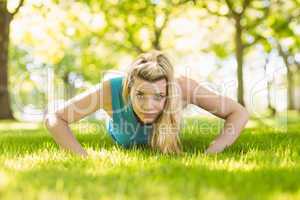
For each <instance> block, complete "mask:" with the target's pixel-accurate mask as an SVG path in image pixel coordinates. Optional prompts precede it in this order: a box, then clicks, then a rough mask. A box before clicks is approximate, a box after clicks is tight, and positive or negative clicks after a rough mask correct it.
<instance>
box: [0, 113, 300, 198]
mask: <svg viewBox="0 0 300 200" xmlns="http://www.w3.org/2000/svg"><path fill="white" fill-rule="evenodd" d="M263 121H264V122H268V123H266V124H267V125H266V124H263V123H262V120H260V121H258V120H251V121H250V122H249V123H248V126H247V128H246V129H245V130H244V131H243V133H242V135H241V137H240V138H239V140H238V141H237V142H236V143H235V144H234V145H233V146H232V147H230V148H229V149H227V150H225V151H224V152H223V153H221V154H218V155H205V154H204V153H203V152H204V150H205V148H206V147H207V146H208V144H209V143H210V141H211V140H212V139H213V138H214V137H215V136H216V134H217V133H218V130H219V129H220V127H221V126H218V125H222V121H218V120H211V119H204V118H203V119H202V118H200V119H189V120H185V122H184V129H183V131H182V136H181V137H182V143H183V147H184V154H183V155H181V156H168V155H162V154H160V153H157V152H153V151H151V150H149V149H141V148H134V149H130V150H128V149H122V148H120V147H118V146H116V145H115V144H114V143H113V141H112V140H111V138H110V137H109V135H108V134H107V133H106V132H105V129H104V125H103V123H102V122H86V121H82V122H79V123H76V124H72V130H73V132H74V133H75V134H76V136H77V138H78V139H79V141H80V142H81V144H83V146H84V147H85V148H86V149H87V151H88V153H89V154H90V157H89V158H88V159H82V158H80V157H76V156H72V155H69V154H67V153H64V152H62V151H60V150H59V148H58V146H57V145H56V144H55V143H54V141H53V140H52V138H51V137H50V135H49V134H48V133H47V131H46V129H45V127H44V126H43V125H42V124H32V123H21V122H12V121H2V122H0V199H14V200H17V199H26V200H27V199H49V200H50V199H51V200H53V199H59V200H60V199H72V200H73V199H74V200H76V199H93V200H94V199H154V198H155V199H212V200H216V199H272V200H273V199H300V118H299V117H298V118H296V117H293V118H290V120H289V123H288V125H286V124H285V121H284V120H275V119H271V120H267V119H266V120H263Z"/></svg>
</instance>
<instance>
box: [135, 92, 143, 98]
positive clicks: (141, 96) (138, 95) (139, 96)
mask: <svg viewBox="0 0 300 200" xmlns="http://www.w3.org/2000/svg"><path fill="white" fill-rule="evenodd" d="M136 96H137V98H139V99H142V98H144V94H142V93H137V94H136Z"/></svg>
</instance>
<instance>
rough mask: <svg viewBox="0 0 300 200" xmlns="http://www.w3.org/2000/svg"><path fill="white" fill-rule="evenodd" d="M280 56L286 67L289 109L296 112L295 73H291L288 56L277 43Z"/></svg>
mask: <svg viewBox="0 0 300 200" xmlns="http://www.w3.org/2000/svg"><path fill="white" fill-rule="evenodd" d="M277 47H278V51H279V55H280V56H281V57H282V59H283V62H284V64H285V66H286V70H287V73H286V78H287V97H288V109H289V110H295V95H294V81H293V72H292V71H291V67H290V64H289V62H288V56H287V55H286V53H285V52H284V51H283V49H282V47H281V45H280V44H279V43H277Z"/></svg>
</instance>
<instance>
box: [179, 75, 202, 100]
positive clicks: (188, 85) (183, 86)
mask: <svg viewBox="0 0 300 200" xmlns="http://www.w3.org/2000/svg"><path fill="white" fill-rule="evenodd" d="M175 82H176V84H177V88H178V89H179V91H180V93H181V95H182V99H183V100H184V101H185V102H187V103H191V102H190V100H191V95H192V93H193V91H194V90H195V89H196V88H199V87H200V85H199V83H198V82H197V81H196V80H194V79H192V78H189V77H187V76H184V75H180V76H177V77H175Z"/></svg>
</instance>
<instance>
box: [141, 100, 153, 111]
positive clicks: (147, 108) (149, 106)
mask: <svg viewBox="0 0 300 200" xmlns="http://www.w3.org/2000/svg"><path fill="white" fill-rule="evenodd" d="M153 110H154V101H153V100H152V98H151V97H148V98H146V99H145V102H144V104H143V111H144V112H151V111H153Z"/></svg>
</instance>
